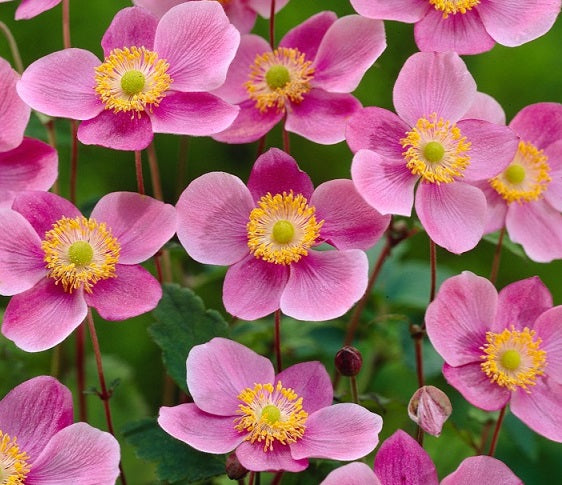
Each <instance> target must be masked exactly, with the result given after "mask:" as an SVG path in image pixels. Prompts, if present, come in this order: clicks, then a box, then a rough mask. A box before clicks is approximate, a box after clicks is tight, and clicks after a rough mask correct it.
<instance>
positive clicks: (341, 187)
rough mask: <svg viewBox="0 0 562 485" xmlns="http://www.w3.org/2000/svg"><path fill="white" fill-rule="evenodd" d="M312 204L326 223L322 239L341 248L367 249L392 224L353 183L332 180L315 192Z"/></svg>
mask: <svg viewBox="0 0 562 485" xmlns="http://www.w3.org/2000/svg"><path fill="white" fill-rule="evenodd" d="M310 203H311V205H313V206H314V207H315V208H316V219H317V220H323V221H324V224H323V226H322V229H321V230H320V237H321V238H322V239H324V240H326V241H328V242H329V243H330V244H332V245H334V246H335V247H337V248H338V249H363V250H367V249H369V248H371V247H372V246H374V245H375V243H376V242H377V241H378V240H379V239H380V238H381V237H382V235H383V234H384V232H385V231H386V229H387V228H388V225H389V223H390V216H383V215H381V214H380V213H379V212H378V211H376V210H375V209H374V208H373V207H371V206H370V205H369V204H367V203H366V202H365V199H363V198H362V197H361V196H360V195H359V192H358V191H357V190H356V189H355V187H354V185H353V182H352V181H351V180H344V179H339V180H330V181H328V182H325V183H323V184H322V185H320V186H319V187H318V188H317V189H316V191H315V192H314V194H313V196H312V199H311V200H310Z"/></svg>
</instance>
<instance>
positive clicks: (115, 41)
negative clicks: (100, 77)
mask: <svg viewBox="0 0 562 485" xmlns="http://www.w3.org/2000/svg"><path fill="white" fill-rule="evenodd" d="M157 25H158V19H157V18H156V17H155V16H154V15H152V14H151V13H150V12H149V11H148V10H145V9H144V8H138V7H128V8H124V9H122V10H119V12H117V14H116V15H115V17H113V20H112V21H111V24H110V25H109V27H108V28H107V30H106V31H105V34H103V37H102V39H101V46H102V47H103V53H104V55H105V56H109V54H110V52H111V51H112V50H113V49H123V48H125V47H126V48H130V47H139V48H140V47H144V48H145V49H148V50H153V48H154V36H155V35H156V26H157Z"/></svg>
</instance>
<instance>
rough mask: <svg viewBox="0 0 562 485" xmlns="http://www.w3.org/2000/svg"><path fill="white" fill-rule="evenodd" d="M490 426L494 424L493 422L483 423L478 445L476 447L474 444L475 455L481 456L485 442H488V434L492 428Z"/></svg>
mask: <svg viewBox="0 0 562 485" xmlns="http://www.w3.org/2000/svg"><path fill="white" fill-rule="evenodd" d="M492 424H494V422H493V421H486V422H485V423H484V426H482V433H481V435H480V444H479V445H476V443H474V444H475V445H476V446H475V449H476V454H477V455H481V454H482V453H483V452H484V447H485V446H486V442H487V441H488V436H489V434H490V429H491V428H492Z"/></svg>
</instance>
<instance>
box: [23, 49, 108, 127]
mask: <svg viewBox="0 0 562 485" xmlns="http://www.w3.org/2000/svg"><path fill="white" fill-rule="evenodd" d="M99 65H100V61H99V59H98V58H97V57H96V56H95V55H94V54H92V53H91V52H89V51H86V50H84V49H65V50H62V51H58V52H53V53H52V54H49V55H47V56H45V57H42V58H41V59H38V60H37V61H35V62H34V63H33V64H31V65H30V66H29V67H28V68H27V69H26V70H25V71H24V73H23V74H22V76H21V80H20V81H19V82H18V84H17V90H18V94H19V95H20V96H21V98H22V99H23V100H24V101H25V102H26V103H27V104H28V105H29V106H31V107H32V108H33V109H36V110H37V111H40V112H41V113H45V114H48V115H49V116H60V117H61V118H71V119H74V120H88V119H90V118H93V117H95V116H96V115H97V114H99V113H100V112H101V111H102V110H103V104H102V103H101V101H100V100H99V98H98V96H97V94H96V92H95V91H94V86H95V84H96V83H95V80H94V78H95V68H96V67H98V66H99Z"/></svg>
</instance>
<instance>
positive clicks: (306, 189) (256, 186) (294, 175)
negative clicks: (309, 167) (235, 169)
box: [248, 148, 314, 202]
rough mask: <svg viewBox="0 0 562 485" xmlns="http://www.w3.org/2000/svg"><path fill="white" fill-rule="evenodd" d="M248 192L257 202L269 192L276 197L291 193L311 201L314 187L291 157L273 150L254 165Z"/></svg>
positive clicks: (261, 156)
mask: <svg viewBox="0 0 562 485" xmlns="http://www.w3.org/2000/svg"><path fill="white" fill-rule="evenodd" d="M248 190H249V191H250V193H251V194H252V197H253V198H254V200H255V201H256V202H257V201H259V200H260V198H261V197H263V196H264V195H266V194H267V193H268V192H269V193H270V194H272V195H275V194H282V193H283V192H287V193H289V192H291V191H293V193H294V194H301V195H302V196H303V197H305V198H306V199H307V200H308V201H310V197H311V195H312V192H313V191H314V185H312V180H310V177H309V176H308V174H307V173H306V172H303V171H302V170H301V169H299V166H298V165H297V162H296V161H295V159H294V158H293V157H291V155H289V154H287V153H285V152H284V151H282V150H279V149H278V148H271V149H269V150H268V151H267V152H265V153H263V154H262V155H260V156H259V157H258V159H257V160H256V162H255V163H254V166H253V167H252V171H251V172H250V178H249V179H248Z"/></svg>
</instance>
